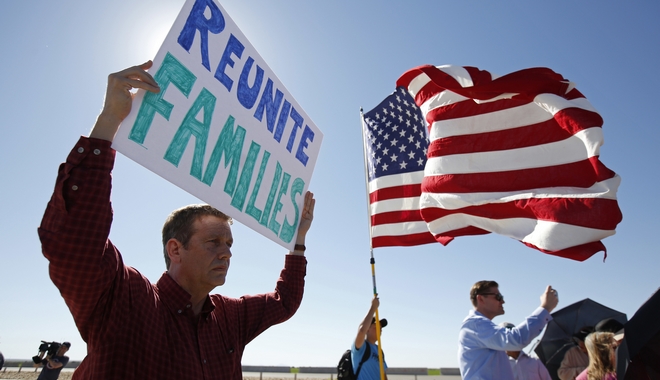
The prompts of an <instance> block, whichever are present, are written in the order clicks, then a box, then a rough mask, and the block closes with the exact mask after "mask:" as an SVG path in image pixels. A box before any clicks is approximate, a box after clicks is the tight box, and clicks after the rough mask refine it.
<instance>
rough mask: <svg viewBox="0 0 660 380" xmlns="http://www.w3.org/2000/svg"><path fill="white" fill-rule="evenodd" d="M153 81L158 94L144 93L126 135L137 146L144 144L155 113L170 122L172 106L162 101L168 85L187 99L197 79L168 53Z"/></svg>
mask: <svg viewBox="0 0 660 380" xmlns="http://www.w3.org/2000/svg"><path fill="white" fill-rule="evenodd" d="M154 80H156V82H157V83H158V85H159V86H160V92H159V93H157V94H155V93H153V92H150V91H146V92H145V93H144V99H143V100H142V104H141V105H140V110H139V111H138V114H137V117H136V118H135V123H133V127H132V128H131V131H130V132H129V134H128V138H129V139H130V140H132V141H135V142H136V143H138V144H142V143H144V139H145V138H146V137H147V133H148V132H149V128H151V123H152V122H153V120H154V116H155V115H156V112H158V113H159V114H160V115H162V116H163V117H164V118H165V120H170V114H171V113H172V108H173V107H174V106H173V105H172V104H171V103H169V102H168V101H166V100H164V99H163V96H164V95H165V91H166V90H167V88H168V87H169V85H170V83H172V84H174V85H175V86H176V87H177V88H178V89H179V90H180V91H181V93H183V95H185V96H186V98H187V97H188V95H189V94H190V90H192V87H193V84H195V81H196V80H197V77H196V76H195V75H193V73H192V72H191V71H190V70H188V69H187V68H186V67H185V66H183V65H182V64H181V62H179V61H177V59H176V58H174V56H173V55H171V54H170V53H169V52H168V53H167V55H166V56H165V59H163V63H162V64H161V65H160V68H159V69H158V71H157V72H156V75H154Z"/></svg>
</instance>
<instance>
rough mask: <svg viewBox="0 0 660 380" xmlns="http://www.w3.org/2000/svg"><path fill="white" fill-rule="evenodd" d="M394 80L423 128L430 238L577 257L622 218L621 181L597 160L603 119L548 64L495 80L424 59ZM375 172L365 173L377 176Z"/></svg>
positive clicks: (424, 209)
mask: <svg viewBox="0 0 660 380" xmlns="http://www.w3.org/2000/svg"><path fill="white" fill-rule="evenodd" d="M397 86H400V87H404V88H405V89H406V90H407V92H408V93H409V94H410V95H411V96H412V97H413V98H414V99H415V103H416V104H417V105H418V106H419V108H420V109H421V111H422V114H423V115H425V119H426V121H427V122H428V124H429V139H430V145H429V147H428V162H427V163H426V166H425V169H424V176H423V182H422V186H421V195H420V197H419V204H418V206H419V209H420V212H421V217H422V219H423V220H424V221H425V222H426V224H427V228H428V230H429V231H430V233H431V234H432V235H434V236H435V238H436V240H437V241H439V242H441V243H443V244H447V243H449V242H450V241H451V240H452V239H453V238H454V237H457V236H464V235H476V234H486V233H490V232H495V233H498V234H501V235H505V236H509V237H511V238H514V239H517V240H519V241H521V242H522V243H524V244H525V245H527V246H529V247H532V248H535V249H538V250H540V251H542V252H544V253H549V254H553V255H557V256H561V257H567V258H571V259H574V260H579V261H582V260H585V259H587V258H589V257H591V256H592V255H593V254H595V253H596V252H599V251H605V246H604V245H603V244H602V242H601V241H600V240H601V239H603V238H605V237H607V236H610V235H613V234H614V233H615V227H616V225H617V224H618V223H619V222H620V221H621V219H622V215H621V212H620V210H619V207H618V204H617V201H616V191H617V189H618V186H619V183H620V177H619V176H618V175H616V174H615V173H614V172H613V171H611V170H609V169H608V168H607V167H605V165H603V164H602V163H601V162H600V160H599V155H600V146H601V145H602V144H603V135H602V128H601V127H602V123H603V120H602V118H601V117H600V115H599V114H598V112H597V111H596V110H595V109H594V107H593V106H592V105H591V104H590V103H589V102H588V101H587V99H586V98H585V97H584V96H583V95H582V94H581V93H580V92H579V91H578V90H577V89H575V88H574V87H573V84H572V83H570V82H568V81H567V80H565V79H564V78H563V77H562V76H561V75H559V74H557V73H555V72H553V71H552V70H550V69H547V68H532V69H526V70H521V71H517V72H514V73H511V74H508V75H506V76H503V77H499V78H498V77H495V76H494V75H491V74H490V73H489V72H487V71H482V70H479V69H476V68H474V67H461V66H437V67H436V66H429V65H425V66H420V67H417V68H414V69H412V70H409V71H407V72H406V73H404V74H403V75H402V76H401V78H399V80H398V81H397ZM379 108H383V106H382V105H381V106H379V107H377V108H376V110H375V111H377V110H378V109H379ZM372 112H374V111H372ZM411 112H412V111H411ZM371 115H372V114H371V113H370V118H373V116H371ZM380 117H381V118H382V117H383V115H382V113H381V115H380ZM376 121H377V122H378V121H379V119H376ZM400 123H401V122H400ZM379 125H380V124H379ZM371 134H372V135H373V134H374V133H373V129H372V130H371ZM379 141H381V142H383V141H382V140H379ZM372 151H375V152H376V153H378V151H377V150H375V149H373V148H372ZM381 156H382V155H381ZM382 159H383V157H381V160H382ZM420 169H421V168H420V167H419V166H417V167H416V170H420ZM375 170H376V172H375V175H374V174H371V173H370V174H369V176H370V178H372V177H375V178H376V179H379V172H378V171H377V169H375ZM417 173H419V172H414V173H409V175H411V176H412V175H413V174H417ZM380 178H384V177H380ZM372 182H373V181H372ZM370 187H371V185H370ZM375 187H382V186H375ZM370 191H371V189H370ZM371 198H372V199H373V198H374V197H373V196H372V197H371ZM405 199H407V198H405ZM411 199H412V198H411ZM414 199H415V202H416V201H417V198H414ZM395 208H396V207H391V208H390V210H391V211H390V212H393V211H394V209H395ZM373 210H374V204H373V201H372V212H373ZM407 210H408V211H409V213H410V214H413V206H412V202H411V207H410V208H409V209H407ZM400 213H401V212H399V214H400ZM409 218H410V220H411V222H412V220H413V219H414V218H413V217H412V216H409ZM372 219H373V220H377V219H379V217H378V215H376V216H374V217H372ZM375 225H376V226H378V224H375ZM420 229H421V228H420ZM389 233H390V234H391V235H395V233H394V232H393V231H389ZM420 236H423V235H420ZM388 243H389V244H387V245H407V244H395V242H391V241H389V240H388Z"/></svg>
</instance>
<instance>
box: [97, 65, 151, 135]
mask: <svg viewBox="0 0 660 380" xmlns="http://www.w3.org/2000/svg"><path fill="white" fill-rule="evenodd" d="M152 64H153V62H151V61H147V62H145V63H143V64H141V65H139V66H133V67H129V68H128V69H125V70H122V71H120V72H117V73H113V74H110V75H109V76H108V88H107V89H106V93H105V102H104V104H103V110H102V111H101V114H100V115H99V117H98V119H97V120H96V124H95V125H94V128H93V129H92V132H91V133H90V135H89V137H93V138H97V139H103V140H108V141H112V140H113V139H114V138H115V134H116V133H117V129H119V125H120V124H121V122H122V121H123V120H124V119H125V118H126V116H128V114H129V113H130V112H131V106H132V105H133V96H134V94H133V93H132V92H131V90H132V89H134V88H138V89H143V90H146V91H151V92H154V93H158V92H160V87H159V86H158V83H156V81H155V80H154V78H153V77H152V76H151V75H150V74H149V73H148V72H146V71H145V70H148V69H149V68H150V67H151V65H152Z"/></svg>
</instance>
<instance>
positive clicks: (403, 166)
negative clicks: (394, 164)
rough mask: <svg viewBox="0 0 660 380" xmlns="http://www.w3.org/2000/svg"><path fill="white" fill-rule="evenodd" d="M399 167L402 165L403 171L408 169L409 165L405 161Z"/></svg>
mask: <svg viewBox="0 0 660 380" xmlns="http://www.w3.org/2000/svg"><path fill="white" fill-rule="evenodd" d="M399 165H400V167H401V169H405V168H406V166H408V163H407V162H405V161H403V162H402V163H400V164H399Z"/></svg>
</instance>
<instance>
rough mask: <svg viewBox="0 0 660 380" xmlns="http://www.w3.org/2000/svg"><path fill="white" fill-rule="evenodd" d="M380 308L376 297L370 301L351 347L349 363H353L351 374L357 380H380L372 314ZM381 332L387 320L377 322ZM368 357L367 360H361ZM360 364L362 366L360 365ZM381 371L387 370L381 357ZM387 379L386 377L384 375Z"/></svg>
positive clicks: (374, 319) (376, 337)
mask: <svg viewBox="0 0 660 380" xmlns="http://www.w3.org/2000/svg"><path fill="white" fill-rule="evenodd" d="M378 306H380V300H379V299H378V297H374V298H373V299H372V300H371V306H370V307H369V311H368V312H367V314H366V315H365V316H364V319H363V320H362V322H360V326H358V332H357V335H356V336H355V340H354V341H353V344H352V345H351V361H352V362H353V373H355V374H356V375H357V377H356V378H357V380H379V379H380V361H379V360H378V345H377V344H376V342H377V340H378V335H377V334H376V317H375V316H374V314H375V313H376V310H377V309H378ZM379 324H380V328H381V332H382V329H383V327H385V326H387V319H384V318H383V319H381V320H380V321H379ZM365 355H368V358H367V359H363V358H364V356H365ZM360 363H362V364H360ZM383 369H384V370H387V363H385V358H384V357H383ZM385 379H387V375H385Z"/></svg>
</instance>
